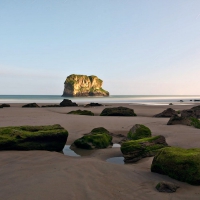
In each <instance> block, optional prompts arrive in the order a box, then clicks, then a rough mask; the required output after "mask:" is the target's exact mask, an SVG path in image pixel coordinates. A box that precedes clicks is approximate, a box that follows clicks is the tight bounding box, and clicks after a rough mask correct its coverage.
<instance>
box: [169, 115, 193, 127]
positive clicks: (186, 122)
mask: <svg viewBox="0 0 200 200" xmlns="http://www.w3.org/2000/svg"><path fill="white" fill-rule="evenodd" d="M175 124H182V125H187V126H191V120H190V119H189V118H186V117H181V116H178V115H177V114H175V115H173V116H172V117H171V118H170V119H169V121H168V123H167V125H175Z"/></svg>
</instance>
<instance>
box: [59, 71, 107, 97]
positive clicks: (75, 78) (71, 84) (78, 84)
mask: <svg viewBox="0 0 200 200" xmlns="http://www.w3.org/2000/svg"><path fill="white" fill-rule="evenodd" d="M64 84H65V87H64V91H63V96H109V92H108V91H106V90H104V89H103V88H102V84H103V81H102V80H101V79H99V78H98V77H97V76H86V75H77V74H71V75H70V76H68V77H67V79H66V80H65V83H64Z"/></svg>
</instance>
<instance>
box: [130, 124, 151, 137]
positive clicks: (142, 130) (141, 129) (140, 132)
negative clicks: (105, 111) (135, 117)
mask: <svg viewBox="0 0 200 200" xmlns="http://www.w3.org/2000/svg"><path fill="white" fill-rule="evenodd" d="M148 137H151V130H150V129H149V128H148V127H146V126H144V125H142V124H135V125H134V126H133V127H132V128H131V129H130V131H129V132H128V134H127V138H128V139H129V140H139V139H142V138H148Z"/></svg>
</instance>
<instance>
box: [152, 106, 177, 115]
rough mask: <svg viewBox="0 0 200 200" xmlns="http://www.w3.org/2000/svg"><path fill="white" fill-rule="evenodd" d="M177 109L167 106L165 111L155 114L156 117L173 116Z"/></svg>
mask: <svg viewBox="0 0 200 200" xmlns="http://www.w3.org/2000/svg"><path fill="white" fill-rule="evenodd" d="M175 114H176V111H175V110H174V109H172V108H167V109H166V110H164V111H163V112H161V113H159V114H157V115H154V117H171V116H172V115H175Z"/></svg>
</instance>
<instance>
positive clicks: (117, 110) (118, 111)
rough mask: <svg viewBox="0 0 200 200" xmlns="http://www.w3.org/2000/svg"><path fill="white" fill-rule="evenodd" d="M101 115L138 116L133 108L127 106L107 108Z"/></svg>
mask: <svg viewBox="0 0 200 200" xmlns="http://www.w3.org/2000/svg"><path fill="white" fill-rule="evenodd" d="M100 116H136V114H135V113H134V110H133V109H130V108H126V107H122V106H120V107H113V108H105V109H104V110H103V111H102V112H101V114H100Z"/></svg>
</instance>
